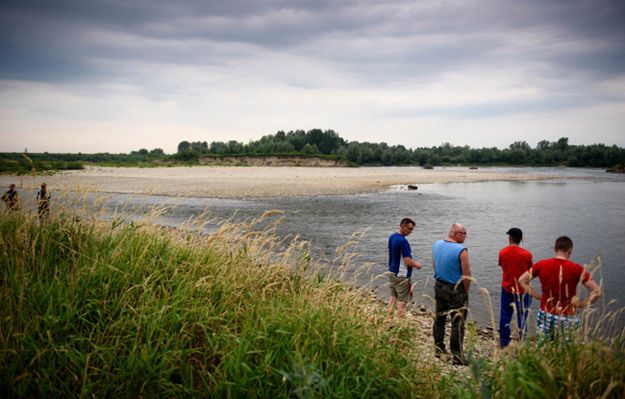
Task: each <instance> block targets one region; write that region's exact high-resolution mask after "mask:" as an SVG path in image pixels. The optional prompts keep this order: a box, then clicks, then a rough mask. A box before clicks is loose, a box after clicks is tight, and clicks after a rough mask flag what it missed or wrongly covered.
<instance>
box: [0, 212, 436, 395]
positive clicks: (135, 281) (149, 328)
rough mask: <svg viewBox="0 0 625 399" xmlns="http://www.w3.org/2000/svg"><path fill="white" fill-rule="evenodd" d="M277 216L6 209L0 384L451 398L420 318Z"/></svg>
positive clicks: (55, 390) (3, 391)
mask: <svg viewBox="0 0 625 399" xmlns="http://www.w3.org/2000/svg"><path fill="white" fill-rule="evenodd" d="M279 216H280V214H276V213H268V214H267V215H264V216H263V217H261V218H259V219H256V220H254V221H248V222H247V223H239V224H235V223H224V224H222V225H221V228H220V229H219V231H218V232H216V233H215V234H211V235H208V236H203V235H199V234H196V233H185V232H182V231H176V230H166V229H157V228H153V227H148V226H142V225H139V224H136V223H122V222H120V221H119V220H114V221H111V222H107V223H104V222H93V221H88V220H85V219H82V220H81V219H80V218H78V217H75V216H72V215H71V214H65V215H58V216H57V217H53V218H52V219H50V220H48V221H47V222H44V223H39V222H38V221H37V220H36V218H34V217H32V216H29V215H27V214H23V213H16V212H12V213H2V214H1V218H0V244H1V248H2V252H3V254H2V258H1V260H0V270H1V273H2V274H1V283H0V308H1V309H2V316H1V317H2V318H1V320H0V396H2V397H90V396H96V397H197V396H200V397H207V396H209V397H213V396H214V397H302V398H307V397H381V396H390V397H437V396H439V393H440V392H439V387H438V376H439V374H440V372H439V370H438V369H437V368H436V367H434V366H432V365H429V364H424V362H422V361H420V359H419V348H418V345H417V347H415V345H414V341H413V332H412V331H411V329H410V328H409V327H408V325H407V324H402V323H401V322H399V323H393V325H394V326H395V328H392V329H389V320H388V318H387V317H386V314H385V313H384V308H383V307H381V306H378V305H377V304H375V303H374V302H373V301H372V300H371V299H369V298H367V297H365V296H363V295H362V294H360V293H359V292H358V291H355V290H350V289H349V288H348V287H347V286H346V285H344V284H342V283H338V282H336V281H335V280H332V279H330V278H321V277H319V276H318V275H315V274H314V273H312V272H311V271H310V270H309V269H310V268H311V267H313V266H314V265H313V264H312V261H311V260H310V257H309V255H308V253H309V252H308V251H309V248H308V245H307V244H306V243H304V242H284V241H281V240H279V239H278V238H277V237H276V235H275V230H274V229H273V226H275V223H274V221H273V220H274V219H275V218H276V217H278V218H279ZM261 225H262V229H259V226H261ZM278 248H284V249H282V250H278ZM423 344H424V345H425V343H423Z"/></svg>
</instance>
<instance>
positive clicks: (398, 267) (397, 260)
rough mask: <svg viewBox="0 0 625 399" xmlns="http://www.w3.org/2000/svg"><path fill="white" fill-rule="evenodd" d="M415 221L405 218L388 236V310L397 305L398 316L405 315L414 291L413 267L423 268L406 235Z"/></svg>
mask: <svg viewBox="0 0 625 399" xmlns="http://www.w3.org/2000/svg"><path fill="white" fill-rule="evenodd" d="M414 226H415V222H414V221H413V220H412V219H410V218H404V219H402V220H401V222H400V223H399V231H398V232H397V233H393V234H391V236H390V237H389V238H388V278H389V287H390V290H391V296H390V298H389V300H388V311H389V313H390V312H393V309H394V308H395V306H397V317H404V314H406V306H407V304H408V301H409V300H410V294H411V293H412V283H411V282H410V276H411V275H412V268H417V269H421V263H419V262H415V261H414V260H412V251H411V250H410V244H409V243H408V240H406V237H407V236H408V235H410V233H412V230H414Z"/></svg>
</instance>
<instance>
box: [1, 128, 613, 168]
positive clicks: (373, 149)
mask: <svg viewBox="0 0 625 399" xmlns="http://www.w3.org/2000/svg"><path fill="white" fill-rule="evenodd" d="M268 155H278V156H314V157H325V158H335V159H341V160H346V161H348V162H351V163H352V164H354V165H385V166H391V165H421V166H442V165H516V166H521V165H527V166H557V165H565V166H574V167H599V168H615V170H623V167H624V165H625V148H622V147H618V146H616V145H612V146H607V145H605V144H591V145H574V144H569V139H568V138H566V137H562V138H560V139H559V140H557V141H548V140H541V141H539V142H538V143H537V144H536V146H534V147H532V146H531V145H529V144H528V143H527V142H526V141H515V142H514V143H512V144H510V145H509V146H508V147H507V148H504V149H499V148H497V147H488V148H486V147H484V148H471V147H469V146H454V145H451V144H449V143H443V144H441V145H439V146H434V147H418V148H414V149H412V148H406V147H405V146H403V145H388V144H387V143H384V142H382V143H370V142H366V141H365V142H358V141H347V140H345V139H343V138H342V137H340V136H339V135H338V133H336V132H335V131H334V130H321V129H312V130H309V131H304V130H291V131H289V132H284V131H282V130H281V131H278V132H277V133H276V134H269V135H265V136H262V137H261V138H260V139H259V140H252V141H250V142H248V143H241V142H238V141H236V140H230V141H227V142H224V141H213V142H211V143H208V142H207V141H186V140H185V141H182V142H180V143H179V144H178V148H177V152H176V153H174V154H166V153H165V152H164V151H163V150H162V149H161V148H154V149H152V150H148V149H146V148H141V149H139V150H137V151H131V152H130V153H128V154H110V153H96V154H82V153H77V154H54V153H47V152H44V153H0V173H18V174H19V173H32V171H45V170H63V169H82V168H83V167H84V164H85V163H91V164H98V165H105V166H157V165H163V164H165V165H171V164H179V163H183V164H196V163H198V162H199V159H200V158H201V157H203V156H207V157H223V156H268Z"/></svg>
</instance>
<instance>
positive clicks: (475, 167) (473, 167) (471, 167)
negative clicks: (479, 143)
mask: <svg viewBox="0 0 625 399" xmlns="http://www.w3.org/2000/svg"><path fill="white" fill-rule="evenodd" d="M469 169H477V166H475V165H471V166H469Z"/></svg>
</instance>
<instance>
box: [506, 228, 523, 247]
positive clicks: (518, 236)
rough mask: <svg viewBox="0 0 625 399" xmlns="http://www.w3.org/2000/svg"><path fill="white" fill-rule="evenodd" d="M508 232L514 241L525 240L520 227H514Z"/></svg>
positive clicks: (517, 242) (516, 242)
mask: <svg viewBox="0 0 625 399" xmlns="http://www.w3.org/2000/svg"><path fill="white" fill-rule="evenodd" d="M506 234H507V235H508V236H509V237H510V239H511V240H512V242H513V243H515V244H520V243H521V241H522V240H523V232H522V231H521V229H519V228H518V227H512V228H511V229H509V230H508V231H507V232H506Z"/></svg>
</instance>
